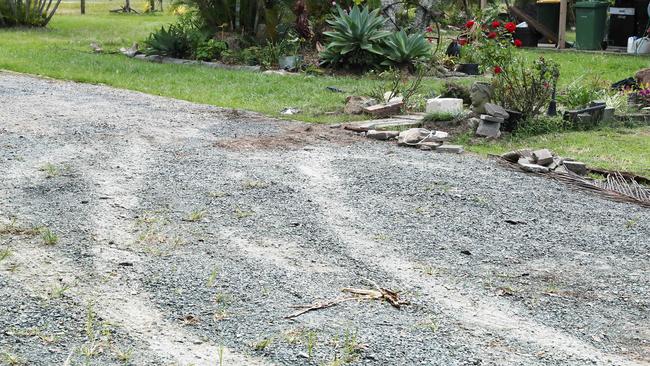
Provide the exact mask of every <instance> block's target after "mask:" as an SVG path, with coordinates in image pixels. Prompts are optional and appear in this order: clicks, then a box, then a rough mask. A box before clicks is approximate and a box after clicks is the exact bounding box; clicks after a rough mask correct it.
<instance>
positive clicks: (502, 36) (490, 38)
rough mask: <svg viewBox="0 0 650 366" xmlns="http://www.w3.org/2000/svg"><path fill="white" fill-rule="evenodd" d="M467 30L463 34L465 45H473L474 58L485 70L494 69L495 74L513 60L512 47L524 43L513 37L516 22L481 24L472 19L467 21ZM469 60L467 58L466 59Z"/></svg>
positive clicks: (496, 21) (467, 53)
mask: <svg viewBox="0 0 650 366" xmlns="http://www.w3.org/2000/svg"><path fill="white" fill-rule="evenodd" d="M465 28H466V31H465V33H464V34H463V36H462V39H463V40H464V41H465V42H461V44H465V45H464V46H463V47H468V46H470V45H471V47H472V50H471V51H472V52H462V53H463V54H465V55H469V54H470V53H471V54H472V58H473V59H474V60H475V61H476V62H478V63H480V64H481V67H482V68H483V69H484V70H492V71H493V72H494V74H498V73H500V72H502V71H503V69H504V68H507V66H508V65H509V64H510V63H511V62H512V60H513V55H512V47H513V46H514V47H521V46H522V45H523V43H522V42H521V40H519V39H514V38H513V33H514V31H515V29H516V25H515V23H512V22H508V23H502V22H501V21H499V20H494V21H492V22H486V23H484V24H481V23H479V22H477V21H474V20H470V21H468V22H467V23H465ZM465 61H467V60H465Z"/></svg>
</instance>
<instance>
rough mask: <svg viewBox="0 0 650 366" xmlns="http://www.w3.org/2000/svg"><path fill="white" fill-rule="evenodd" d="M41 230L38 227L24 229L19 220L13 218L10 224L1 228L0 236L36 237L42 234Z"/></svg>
mask: <svg viewBox="0 0 650 366" xmlns="http://www.w3.org/2000/svg"><path fill="white" fill-rule="evenodd" d="M40 230H41V229H40V228H38V227H22V226H20V225H18V222H17V219H16V218H15V217H13V218H11V221H10V222H9V223H8V224H3V225H1V226H0V235H25V236H35V235H38V234H39V233H40V232H41V231H40Z"/></svg>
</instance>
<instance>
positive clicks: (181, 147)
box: [0, 73, 650, 366]
mask: <svg viewBox="0 0 650 366" xmlns="http://www.w3.org/2000/svg"><path fill="white" fill-rule="evenodd" d="M282 107H284V106H278V108H282ZM0 177H1V178H0V363H1V362H5V363H6V364H14V363H13V362H14V361H15V362H17V363H15V364H20V362H23V364H25V365H61V364H68V365H78V364H91V365H119V364H133V365H176V364H179V365H190V364H194V365H226V366H231V365H330V366H341V365H348V364H349V365H444V366H453V365H650V284H649V283H650V281H649V280H650V276H649V275H650V210H647V209H643V208H640V207H637V206H634V205H631V204H624V203H617V202H611V201H607V200H605V199H603V198H600V197H598V196H594V195H590V194H588V193H583V192H578V191H574V190H571V189H569V188H568V187H567V186H564V185H562V184H560V183H557V182H554V181H551V180H547V179H545V178H540V177H535V176H530V175H526V174H524V173H520V172H514V171H510V170H506V169H504V168H502V167H500V166H498V165H497V164H495V163H494V162H492V161H489V160H486V159H483V158H480V157H475V156H471V155H470V154H465V155H445V154H436V153H430V152H423V151H419V150H415V149H408V148H398V147H396V146H394V145H391V144H388V143H382V142H374V141H367V140H361V139H358V138H356V137H354V136H351V135H348V134H346V133H345V132H343V131H340V130H333V129H329V128H327V127H323V126H312V127H309V126H308V125H305V124H299V123H291V122H285V121H277V120H271V119H268V118H265V117H263V116H260V115H256V114H252V113H245V112H237V111H230V110H224V109H219V108H215V107H211V106H204V105H197V104H192V103H188V102H184V101H179V100H172V99H167V98H161V97H156V96H151V95H146V94H141V93H135V92H130V91H124V90H117V89H113V88H109V87H105V86H94V85H85V84H77V83H70V82H60V81H52V80H44V79H39V78H33V77H28V76H23V75H17V74H11V73H0ZM46 229H47V230H50V231H51V232H52V233H53V235H55V236H56V238H53V236H50V237H49V238H46V237H45V236H46V235H44V234H43V233H45V232H47V230H46ZM47 239H49V242H50V244H49V245H48V244H46V243H45V242H46V241H47ZM55 241H56V243H54V242H55ZM375 285H378V286H380V287H384V288H389V289H392V290H396V291H400V296H401V298H402V299H405V300H408V301H409V302H410V305H405V306H402V307H401V309H397V308H394V307H392V306H391V305H390V304H389V303H388V302H386V301H380V300H355V301H347V302H343V303H340V304H338V305H335V306H332V307H329V308H325V309H320V310H315V311H312V312H308V313H306V314H304V315H301V316H298V317H296V318H294V319H285V316H287V315H288V314H291V313H293V312H295V311H296V308H295V306H297V305H305V304H312V303H314V302H318V301H329V300H333V299H337V298H342V297H347V296H350V295H349V294H346V293H344V292H342V291H341V290H342V289H343V288H347V287H352V288H357V289H373V288H374V287H375Z"/></svg>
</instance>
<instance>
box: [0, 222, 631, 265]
mask: <svg viewBox="0 0 650 366" xmlns="http://www.w3.org/2000/svg"><path fill="white" fill-rule="evenodd" d="M637 222H639V219H631V220H627V222H626V223H625V228H626V229H631V228H633V227H635V226H636V224H637ZM1 258H2V256H1V255H0V260H2V259H1Z"/></svg>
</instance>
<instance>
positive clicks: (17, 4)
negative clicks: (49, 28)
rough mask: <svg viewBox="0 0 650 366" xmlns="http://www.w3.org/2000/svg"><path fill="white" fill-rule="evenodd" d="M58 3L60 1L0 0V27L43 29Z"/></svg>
mask: <svg viewBox="0 0 650 366" xmlns="http://www.w3.org/2000/svg"><path fill="white" fill-rule="evenodd" d="M60 3H61V0H0V27H13V26H18V25H27V26H35V27H44V26H46V25H47V23H49V22H50V20H51V19H52V17H53V16H54V13H56V10H57V9H58V8H59V4H60Z"/></svg>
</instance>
